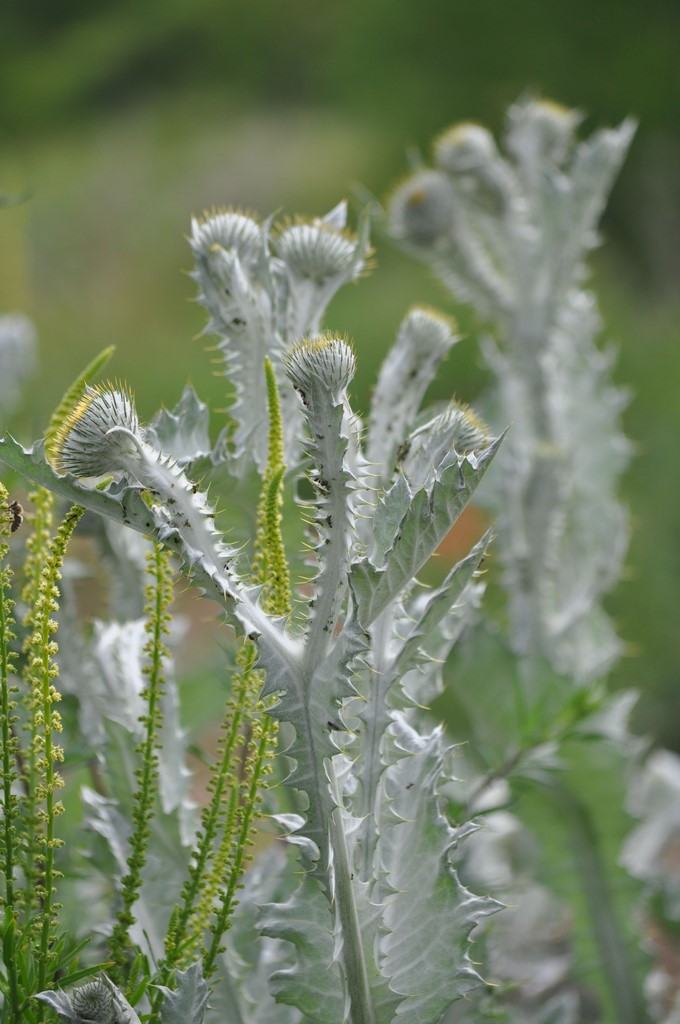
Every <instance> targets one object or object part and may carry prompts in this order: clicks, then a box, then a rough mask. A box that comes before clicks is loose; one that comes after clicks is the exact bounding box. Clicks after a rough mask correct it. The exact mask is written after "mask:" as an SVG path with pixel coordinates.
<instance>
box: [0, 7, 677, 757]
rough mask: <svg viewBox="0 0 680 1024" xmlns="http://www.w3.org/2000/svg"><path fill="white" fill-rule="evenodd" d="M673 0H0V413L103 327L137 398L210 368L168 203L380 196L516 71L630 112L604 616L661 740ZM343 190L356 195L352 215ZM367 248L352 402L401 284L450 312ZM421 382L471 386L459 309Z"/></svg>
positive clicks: (604, 110)
mask: <svg viewBox="0 0 680 1024" xmlns="http://www.w3.org/2000/svg"><path fill="white" fill-rule="evenodd" d="M679 52H680V5H678V4H677V2H675V0H648V2H647V3H646V4H645V5H642V4H639V3H638V2H631V0H623V2H622V0H597V2H595V3H593V2H592V0H589V2H586V0H569V2H567V3H562V4H557V3H547V2H545V0H533V2H531V0H514V2H513V3H508V4H501V3H498V2H495V3H492V2H490V0H461V2H458V3H454V2H451V0H421V2H419V3H416V2H412V0H363V2H355V0H322V2H319V0H290V2H287V3H283V2H281V0H278V2H277V0H257V2H255V3H245V2H243V3H233V2H228V0H193V2H192V3H189V2H187V0H134V2H132V0H98V2H95V3H93V2H92V0H61V2H59V3H48V2H46V0H22V2H21V4H19V3H18V2H14V3H4V4H3V5H2V6H1V7H0V193H2V192H5V193H6V192H13V193H21V192H26V193H27V194H28V199H27V201H26V202H24V203H23V204H21V205H20V206H17V207H14V208H11V209H9V210H3V211H2V212H1V214H0V309H2V310H3V311H22V312H25V313H27V314H28V315H29V316H30V317H32V318H33V320H34V321H35V323H36V325H37V328H38V332H39V336H40V346H41V372H40V375H39V378H38V379H37V380H36V382H35V386H34V388H33V389H32V390H31V393H30V399H29V402H28V403H27V407H26V408H25V409H24V412H23V419H22V420H21V421H20V425H19V426H20V432H21V434H22V436H24V437H26V438H29V437H31V436H37V435H38V434H39V433H41V431H42V428H43V426H44V423H45V417H46V416H47V415H48V413H49V411H50V410H51V409H52V408H53V406H54V404H55V403H56V401H57V400H58V398H59V397H60V396H61V393H62V392H63V390H64V388H65V387H66V386H67V384H68V383H69V382H70V381H71V379H72V378H73V377H74V375H75V374H76V373H77V372H78V370H79V369H81V368H82V366H83V365H84V364H85V363H86V362H87V361H88V360H89V359H90V358H91V357H92V356H93V355H94V354H95V353H96V352H98V351H99V350H100V349H101V348H103V347H104V346H105V345H109V344H111V343H114V344H116V345H117V347H118V351H117V355H116V359H115V363H114V364H113V367H112V372H113V373H115V374H117V375H119V376H121V377H124V378H126V379H127V380H128V381H129V383H130V384H131V385H132V387H133V388H134V389H135V391H136V393H137V396H138V401H139V406H140V410H141V412H142V414H143V415H150V414H151V413H152V412H153V411H154V410H155V409H156V408H157V407H158V405H159V404H160V403H161V402H162V401H165V402H166V404H173V403H174V401H175V400H176V398H177V397H178V396H179V393H180V391H181V388H182V386H183V384H184V382H185V380H186V378H187V376H188V377H189V378H190V379H191V380H192V381H193V383H194V384H195V386H196V387H197V389H198V390H199V393H201V394H202V395H203V396H204V397H206V398H210V399H211V400H212V401H213V402H214V403H216V404H217V405H218V406H219V405H220V404H221V403H222V401H223V394H224V384H223V381H221V380H220V379H219V378H216V377H214V376H213V375H212V372H211V366H210V362H209V358H208V356H207V355H206V354H205V352H204V351H203V346H202V344H201V343H200V342H198V341H196V340H195V338H196V335H197V334H198V333H199V332H200V330H201V328H202V325H203V322H204V318H203V314H202V312H201V310H200V309H199V308H198V307H197V306H196V305H195V304H193V303H192V302H191V301H190V300H191V298H192V296H193V293H194V288H193V285H192V282H191V281H190V280H189V279H188V278H187V277H186V276H185V275H183V274H182V268H184V269H185V270H186V269H189V268H190V258H189V252H188V246H187V244H186V241H185V237H184V236H185V235H186V233H187V231H188V227H189V219H190V215H191V214H192V213H193V214H196V213H200V212H201V211H203V210H204V209H206V208H210V207H212V206H214V205H220V204H222V205H223V204H235V205H240V206H242V207H246V208H251V209H255V210H258V211H259V212H261V213H263V214H268V213H270V212H272V211H274V210H279V209H282V210H285V211H287V212H289V213H291V212H304V213H309V214H319V213H323V212H325V211H326V210H327V209H329V208H330V207H332V206H334V205H335V203H336V202H337V201H338V200H339V199H340V198H342V197H349V198H350V199H351V198H352V196H353V195H356V194H357V193H358V191H359V186H360V187H361V189H363V190H367V191H368V192H370V193H373V194H375V195H377V196H379V197H381V198H382V197H384V195H385V193H386V191H387V190H388V189H389V187H390V186H391V184H393V183H394V181H395V179H398V178H399V177H400V176H401V175H402V174H403V173H404V171H405V170H406V167H407V162H406V151H407V150H408V149H409V148H410V147H418V148H420V149H422V150H423V151H424V152H427V151H428V147H429V143H430V140H431V138H432V136H433V134H435V133H437V132H438V131H440V130H441V129H442V128H444V127H446V126H447V125H448V124H449V123H451V122H453V121H456V120H459V119H466V120H469V119H474V120H480V121H483V122H485V123H487V124H489V125H490V126H491V127H492V128H493V129H495V130H498V129H500V127H501V126H502V120H503V112H504V110H505V109H506V107H507V105H508V104H509V103H510V102H512V101H513V100H514V99H515V98H516V97H517V96H518V95H519V94H521V93H522V92H524V91H527V90H529V91H531V92H534V93H537V94H539V95H543V96H548V97H551V98H554V99H556V100H558V101H560V102H562V103H564V104H567V105H570V106H576V107H579V108H580V109H582V110H583V111H584V113H586V114H588V115H589V116H588V120H587V121H586V129H590V128H592V127H594V126H596V125H600V124H607V123H609V124H611V123H615V122H618V121H620V120H621V119H622V118H623V117H625V116H626V115H627V114H633V115H634V116H635V117H637V118H639V120H640V128H639V132H638V135H637V138H636V141H635V143H634V146H633V150H632V152H631V155H630V157H629V159H628V161H627V164H626V166H625V168H624V171H623V173H622V175H621V178H620V180H619V182H618V183H617V185H616V188H615V192H614V195H613V197H612V201H611V204H610V207H609V209H608V211H607V214H606V217H605V220H604V225H603V234H604V238H605V242H606V244H605V246H604V247H603V248H602V249H601V250H600V251H598V253H597V254H596V256H595V260H594V270H595V274H594V280H595V287H596V290H597V292H598V294H599V297H600V302H601V306H602V311H603V314H604V319H605V323H606V329H605V332H604V338H606V339H609V340H613V341H614V342H615V343H616V344H617V345H618V346H619V348H620V360H619V364H618V367H617V371H616V376H617V381H618V382H619V383H623V384H630V385H631V387H632V400H631V403H630V406H629V408H628V410H627V412H626V415H625V425H626V430H627V432H628V434H629V435H630V436H631V437H632V438H633V439H634V440H635V441H636V442H637V446H638V455H637V458H636V460H635V462H634V463H633V465H632V467H631V469H630V471H629V473H628V475H627V477H626V480H625V482H624V492H625V498H626V500H627V502H628V504H629V505H630V508H631V510H632V517H633V534H632V542H631V549H630V556H629V560H628V565H629V573H628V579H627V580H626V581H625V582H624V583H623V584H622V585H621V586H620V587H619V589H618V591H617V592H616V594H614V595H613V596H612V598H611V599H610V610H611V612H612V614H613V615H614V616H615V618H616V620H617V622H618V624H619V626H620V631H621V633H622V635H623V636H624V637H625V638H626V640H627V641H629V643H630V647H631V654H632V653H633V652H634V653H635V656H631V657H629V658H626V659H624V660H623V661H622V662H621V664H620V665H619V666H618V668H617V669H616V671H615V673H614V683H615V685H617V686H622V687H625V686H629V685H634V686H637V687H639V688H640V689H641V690H642V691H643V695H644V696H643V700H642V702H641V705H640V709H639V711H638V718H637V721H638V725H639V727H640V728H641V729H644V730H650V731H652V732H653V733H654V734H655V735H657V736H658V737H659V738H660V739H661V740H662V741H663V742H664V743H666V744H668V745H670V746H674V747H676V748H680V715H679V714H678V709H679V707H680V702H679V700H678V694H679V688H678V683H679V678H678V676H679V672H680V669H679V667H678V666H679V665H680V628H679V627H678V624H677V617H678V610H679V609H680V518H679V515H678V512H679V509H680V472H679V468H678V464H679V460H678V456H677V441H678V437H679V436H680V429H679V428H680V402H678V384H680V351H679V347H678V343H677V339H678V336H679V333H680V332H679V328H680V254H679V252H678V245H679V242H678V240H679V239H680V133H679V131H678V113H679V112H680V88H679V87H680V60H678V53H679ZM357 206H358V203H356V202H355V204H354V209H355V210H356V208H357ZM376 244H377V248H378V253H377V255H378V267H377V270H376V271H375V272H374V274H373V276H372V277H370V278H369V279H367V280H365V281H363V282H361V284H360V285H359V286H358V287H354V288H350V289H346V290H345V292H344V293H341V295H340V296H339V297H338V299H337V300H336V301H335V303H334V304H333V306H332V307H331V310H330V316H329V318H328V324H329V326H332V327H334V328H337V329H340V330H342V331H346V332H347V333H348V334H349V335H350V336H351V337H353V338H354V339H355V341H356V344H357V349H358V352H359V358H360V367H361V369H360V375H359V378H358V380H357V386H356V401H357V404H358V406H359V408H360V409H361V408H362V407H365V404H366V398H367V395H368V391H369V388H370V382H371V380H372V379H373V377H374V374H375V371H376V368H377V365H378V363H379V361H380V359H381V358H382V355H383V354H384V352H385V351H386V349H387V347H388V345H389V343H390V342H391V340H392V338H393V336H394V331H395V329H396V326H397V324H398V322H399V320H400V318H401V316H402V315H403V313H404V312H405V310H406V308H407V307H408V306H409V305H410V304H411V303H413V302H416V301H419V302H429V303H431V304H433V305H438V306H440V307H441V308H444V309H449V310H450V309H451V305H452V304H451V300H450V298H449V297H448V295H446V294H445V293H444V291H443V290H442V289H441V288H440V287H439V286H438V285H437V284H436V283H435V282H433V281H432V280H431V279H430V277H429V275H428V273H427V271H426V270H424V269H423V268H421V267H420V266H417V265H415V264H413V263H411V262H410V261H409V260H407V259H406V257H404V256H403V255H401V254H399V253H398V252H395V251H394V249H393V248H391V247H390V245H389V243H388V242H387V241H386V240H385V239H384V238H381V237H379V236H378V238H377V239H376ZM459 318H460V320H461V323H462V326H463V329H464V330H465V332H466V333H467V334H468V335H469V337H468V340H467V342H466V343H465V344H464V345H461V346H459V348H458V349H457V350H456V351H455V353H454V355H453V356H452V358H451V360H450V361H449V363H448V364H447V367H446V379H443V380H442V382H441V385H440V393H441V394H442V395H444V394H450V393H451V391H455V393H456V394H457V395H458V396H459V397H460V398H462V399H465V400H474V397H475V395H476V394H477V393H478V392H479V390H480V389H481V388H482V387H483V385H484V381H485V375H484V371H483V369H482V367H481V365H480V359H479V355H478V351H477V348H476V345H475V341H474V335H475V332H476V328H475V324H474V320H473V319H472V317H471V316H470V314H469V313H468V312H467V311H466V310H460V311H459Z"/></svg>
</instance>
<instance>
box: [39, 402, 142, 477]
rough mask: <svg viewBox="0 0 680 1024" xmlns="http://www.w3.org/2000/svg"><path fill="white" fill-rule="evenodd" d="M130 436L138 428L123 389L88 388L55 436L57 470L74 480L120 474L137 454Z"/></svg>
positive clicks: (130, 404)
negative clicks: (79, 477)
mask: <svg viewBox="0 0 680 1024" xmlns="http://www.w3.org/2000/svg"><path fill="white" fill-rule="evenodd" d="M130 435H135V437H139V435H140V427H139V420H138V418H137V411H136V409H135V404H134V399H133V397H132V394H131V393H130V392H129V391H128V390H127V388H125V387H113V386H111V385H104V386H97V387H89V386H88V387H87V388H86V389H85V392H84V394H83V397H82V398H81V399H80V401H79V402H78V403H77V405H76V406H75V407H74V408H73V410H72V411H71V412H70V413H69V415H68V416H67V417H66V419H65V421H64V423H63V424H62V425H61V427H60V428H59V430H58V431H57V434H56V436H55V439H54V451H55V461H56V464H57V468H58V470H59V471H60V472H62V473H72V474H73V475H74V476H103V475H104V474H106V473H116V472H120V471H121V470H123V469H124V468H125V462H126V460H128V459H129V458H130V457H131V456H133V457H134V455H135V454H136V452H137V448H138V445H137V444H136V443H135V440H134V439H133V438H132V437H131V436H130ZM140 440H141V438H140Z"/></svg>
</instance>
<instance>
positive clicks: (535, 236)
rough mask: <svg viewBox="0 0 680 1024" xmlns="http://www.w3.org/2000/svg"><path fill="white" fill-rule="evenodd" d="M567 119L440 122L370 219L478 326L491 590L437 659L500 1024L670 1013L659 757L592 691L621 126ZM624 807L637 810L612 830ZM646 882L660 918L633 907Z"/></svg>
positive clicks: (599, 631) (609, 495) (667, 766)
mask: <svg viewBox="0 0 680 1024" xmlns="http://www.w3.org/2000/svg"><path fill="white" fill-rule="evenodd" d="M580 121H581V116H580V115H579V114H578V113H577V112H575V111H572V110H567V109H565V108H563V107H560V106H558V105H557V104H555V103H552V102H547V101H537V100H533V99H524V100H521V101H519V102H518V103H516V104H515V105H514V106H512V107H511V108H510V110H509V112H508V116H507V122H506V129H505V133H504V138H503V143H502V146H498V145H497V144H496V141H495V140H494V138H493V137H492V135H491V134H490V133H489V132H488V131H487V130H486V129H485V128H484V127H482V126H481V125H477V124H470V123H464V124H459V125H456V126H454V127H453V128H451V129H449V130H448V131H446V132H444V133H443V134H442V135H441V136H440V137H439V138H438V139H436V141H435V143H434V146H433V160H432V165H431V166H427V164H426V163H425V162H423V163H422V164H421V165H420V166H418V167H417V168H416V169H415V171H414V173H413V174H412V175H411V176H410V177H409V178H408V179H407V180H405V181H404V182H403V183H401V184H400V185H399V186H398V187H397V188H396V190H395V191H394V193H393V195H392V197H391V200H390V203H389V206H388V212H387V216H388V225H389V230H390V231H391V233H392V235H393V236H394V237H395V238H396V239H397V240H398V242H399V244H400V245H402V246H403V247H404V249H405V250H407V251H408V252H409V253H410V254H411V255H413V256H415V257H416V258H417V259H419V260H422V261H424V262H425V263H427V264H428V265H429V266H431V267H432V268H433V270H434V272H435V273H436V274H437V276H438V277H439V278H440V279H441V281H442V282H443V283H444V284H445V286H446V287H447V288H448V289H449V290H450V291H451V293H452V295H453V296H454V297H455V298H456V299H457V300H458V301H463V302H467V303H470V304H471V305H472V306H473V307H474V308H475V310H476V312H477V314H478V316H479V318H480V321H481V322H482V324H483V325H485V331H484V335H483V337H482V339H481V349H482V354H483V356H484V359H485V361H486V364H487V366H488V367H489V369H490V371H491V375H492V379H493V384H492V387H491V389H490V393H489V395H488V396H487V398H486V411H487V414H488V419H489V421H490V422H491V423H496V424H497V425H499V426H506V425H507V424H511V428H510V430H509V431H508V435H507V439H506V441H505V443H504V445H503V450H502V452H501V454H500V455H499V461H498V462H497V465H496V471H495V473H494V474H492V475H491V477H490V479H489V481H488V486H487V487H485V489H484V494H483V495H482V496H481V497H482V501H483V502H484V503H485V504H486V506H487V508H488V509H490V510H491V512H492V515H493V516H494V519H495V529H496V533H497V537H496V541H495V545H494V550H495V553H496V555H497V558H498V562H499V563H500V565H499V572H498V574H497V581H495V588H496V590H497V591H498V592H497V593H496V594H495V597H494V599H493V600H492V601H489V602H487V606H486V607H487V608H488V609H489V610H488V611H487V610H485V612H484V614H483V616H482V617H481V619H480V621H479V622H478V624H477V626H476V627H475V629H474V630H471V631H470V632H469V633H468V635H467V637H466V638H464V640H463V641H462V642H461V644H459V645H458V646H457V648H456V651H455V652H454V656H453V659H452V660H453V664H452V668H451V692H452V694H453V695H454V699H455V702H456V706H455V711H454V712H452V715H451V731H452V733H453V734H454V735H456V736H458V737H459V738H460V739H462V740H463V739H464V740H466V741H467V743H468V746H467V747H466V753H465V762H466V764H465V770H464V771H462V770H461V771H460V775H461V778H463V779H464V780H465V781H464V782H461V783H458V784H457V789H458V793H457V797H456V799H457V801H458V806H459V808H460V811H459V813H461V814H466V813H470V812H471V811H475V812H477V813H478V814H481V815H483V816H484V819H483V820H484V822H485V828H484V829H483V830H481V831H479V832H478V833H477V834H476V835H475V836H473V837H471V839H470V841H469V842H468V843H467V844H466V846H465V851H464V855H463V856H464V861H465V867H464V868H463V876H464V877H465V878H466V880H468V881H469V882H470V884H473V886H474V887H476V888H477V889H478V890H480V889H481V890H483V891H487V892H492V893H494V894H495V895H496V896H497V897H498V898H499V899H501V900H503V901H504V902H506V903H508V904H510V909H509V911H506V912H505V913H504V914H501V915H498V916H497V917H495V918H494V919H493V920H491V921H490V922H489V923H488V926H487V928H486V929H485V942H486V948H487V960H488V963H489V964H490V965H493V966H492V975H493V976H494V978H495V980H496V981H497V982H499V983H503V982H504V983H505V985H506V986H507V991H506V993H505V994H504V995H502V996H501V1000H500V1001H501V1002H502V1003H504V1012H505V1014H506V1019H508V1020H510V1021H517V1022H518V1024H519V1022H520V1021H521V1022H523V1024H526V1022H527V1021H532V1022H533V1021H537V1022H538V1021H553V1020H554V1021H560V1022H561V1024H578V1022H581V1021H587V1020H607V1021H609V1020H611V1021H617V1022H630V1024H635V1022H639V1021H643V1020H648V1019H653V1020H667V1021H671V1020H676V1019H677V1005H678V1004H677V992H678V978H677V973H676V974H675V975H674V972H672V971H671V972H669V971H668V970H664V968H663V962H664V959H665V953H664V950H666V949H667V948H672V946H673V941H674V940H673V939H672V938H671V936H672V935H673V934H674V928H675V927H676V926H675V925H673V924H672V922H673V921H677V909H676V910H671V909H670V908H671V904H672V899H671V898H670V896H669V894H670V893H671V892H673V891H675V892H676V893H677V891H678V875H677V872H673V871H671V872H670V877H666V878H665V879H664V880H663V881H662V880H661V878H660V874H661V872H660V869H659V862H658V851H659V850H660V849H661V848H664V849H667V848H668V846H667V844H668V843H669V842H671V841H672V840H671V838H670V837H671V836H672V835H676V836H677V830H676V827H675V825H673V824H672V822H671V820H669V818H668V816H667V813H666V811H667V806H668V793H669V792H672V791H673V786H674V784H675V785H677V771H676V775H675V780H676V781H675V783H674V782H673V771H672V769H673V767H674V765H675V760H674V759H673V758H672V757H671V756H670V755H666V754H658V755H654V756H653V757H652V758H651V759H650V760H649V761H648V762H647V764H646V765H644V766H641V758H642V756H643V754H644V746H645V745H644V744H643V743H642V741H641V740H640V739H639V738H636V737H634V736H632V735H631V734H630V732H629V731H628V727H627V716H628V713H629V711H630V709H631V707H632V705H633V704H634V702H635V699H636V697H635V694H633V693H619V694H611V693H608V692H607V689H606V685H605V676H606V673H607V671H608V669H609V668H610V667H611V666H612V664H613V663H614V662H615V661H616V659H617V658H618V657H619V656H620V654H621V653H622V644H621V641H620V639H619V638H618V637H617V635H616V633H615V630H614V629H613V627H612V624H611V621H610V620H609V618H608V616H607V614H606V613H605V611H604V610H603V607H602V600H603V597H604V595H605V594H606V593H607V592H608V591H609V590H610V589H611V587H612V586H613V584H614V583H615V582H616V580H617V579H618V578H619V576H620V574H621V569H622V564H623V559H624V557H625V552H626V546H627V539H628V516H627V512H626V509H625V508H624V507H623V506H622V504H621V503H620V501H619V498H618V495H617V490H618V484H619V479H620V476H621V473H622V471H623V470H624V469H625V466H626V464H627V461H628V458H629V456H630V445H629V442H628V441H627V439H626V438H625V437H624V435H623V434H622V431H621V426H620V414H621V411H622V409H623V408H624V407H625V404H626V402H627V400H628V395H627V394H626V392H625V391H623V390H622V389H620V388H617V387H615V386H614V385H613V384H612V382H611V379H610V374H611V368H612V363H613V358H614V353H613V351H612V350H611V349H608V348H602V347H601V346H600V345H598V344H597V337H598V334H599V332H600V329H601V324H600V319H599V315H598V311H597V304H596V300H595V297H594V295H593V294H592V292H591V291H590V290H589V288H588V268H587V266H586V264H585V257H586V255H587V253H588V251H589V250H590V249H592V248H593V247H594V246H595V245H596V244H597V242H598V235H597V227H598V221H599V218H600V215H601V212H602V210H603V208H604V205H605V201H606V198H607V194H608V192H609V189H610V188H611V185H612V182H613V180H614V178H615V176H616V173H617V172H618V170H619V167H620V165H621V162H622V160H623V158H624V156H625V154H626V151H627V149H628V146H629V145H630V142H631V139H632V136H633V133H634V125H633V123H632V122H630V121H624V122H623V123H622V124H621V125H620V126H619V127H618V128H614V129H608V130H603V131H596V132H595V133H593V134H592V135H591V136H590V137H589V138H586V139H584V140H580V139H579V138H578V135H577V130H578V127H579V124H580ZM489 596H490V594H489ZM661 765H663V771H661ZM662 778H663V782H665V783H666V786H665V789H664V786H663V784H662ZM643 793H655V794H657V803H658V809H657V807H656V806H646V807H645V806H644V802H643V800H641V794H643ZM662 793H664V794H665V801H663V800H661V797H660V794H662ZM660 800H661V802H659V801H660ZM662 804H663V808H664V810H662ZM624 805H627V806H628V807H629V809H630V810H632V811H633V813H634V814H635V815H636V816H640V817H642V818H643V819H644V821H643V824H641V825H640V826H639V828H638V829H637V830H636V831H635V832H634V833H633V835H632V836H630V837H628V832H629V831H630V829H631V825H632V823H631V822H630V820H629V819H628V818H627V816H626V815H625V814H624V813H622V811H623V807H624ZM662 820H663V824H662ZM651 837H654V839H652V838H651ZM622 866H624V867H625V868H626V869H627V870H628V871H629V872H630V875H628V876H626V874H625V872H624V871H623V870H622ZM631 876H632V877H631ZM653 877H654V881H652V878H653ZM633 879H639V880H643V881H644V882H645V883H646V887H647V896H649V893H650V892H651V893H652V894H653V900H652V902H651V903H650V902H649V901H647V902H645V899H644V897H643V895H642V893H641V891H640V888H639V887H638V886H637V885H636V884H635V882H634V881H633ZM662 894H665V899H664V901H663V906H664V908H665V909H664V913H665V915H666V930H665V931H664V929H663V927H662V928H660V927H659V917H661V918H662V919H663V916H664V913H662V914H661V915H659V913H658V912H656V911H654V910H653V909H652V906H655V907H657V909H658V907H659V900H660V897H661V895H662ZM643 908H644V909H643ZM669 921H670V922H671V924H670V927H669V926H668V922H669ZM655 936H656V938H655ZM659 936H665V937H664V938H663V939H662V940H660V939H659ZM641 946H642V947H644V949H645V952H646V954H650V953H651V954H652V957H653V961H652V962H651V963H649V962H647V960H646V958H645V955H643V953H642V951H641ZM661 993H662V995H663V997H662V996H661ZM476 1012H477V1011H476V1010H475V1009H472V1010H471V1011H468V1010H467V1009H463V1010H462V1012H456V1014H455V1019H456V1020H461V1019H465V1020H468V1019H469V1020H476V1019H478V1018H477V1016H476Z"/></svg>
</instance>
